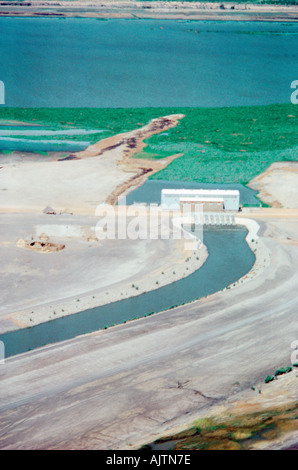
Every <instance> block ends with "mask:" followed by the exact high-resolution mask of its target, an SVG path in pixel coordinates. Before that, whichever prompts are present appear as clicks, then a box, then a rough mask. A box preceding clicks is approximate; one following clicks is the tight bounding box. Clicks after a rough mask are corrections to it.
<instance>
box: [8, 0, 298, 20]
mask: <svg viewBox="0 0 298 470" xmlns="http://www.w3.org/2000/svg"><path fill="white" fill-rule="evenodd" d="M0 16H33V17H41V16H42V17H58V18H63V17H81V18H84V17H89V18H103V19H107V18H128V19H137V18H140V19H141V18H155V19H188V20H216V21H222V20H223V21H297V20H298V15H297V7H296V6H295V5H268V4H263V5H258V4H249V3H235V2H174V1H173V2H166V1H165V2H156V1H153V2H150V3H148V2H137V1H134V0H131V1H129V0H126V1H108V0H105V1H99V0H98V1H96V0H77V1H57V2H56V1H55V2H54V1H53V2H51V1H46V2H45V1H41V0H32V1H30V2H23V3H21V2H12V3H9V4H7V2H0Z"/></svg>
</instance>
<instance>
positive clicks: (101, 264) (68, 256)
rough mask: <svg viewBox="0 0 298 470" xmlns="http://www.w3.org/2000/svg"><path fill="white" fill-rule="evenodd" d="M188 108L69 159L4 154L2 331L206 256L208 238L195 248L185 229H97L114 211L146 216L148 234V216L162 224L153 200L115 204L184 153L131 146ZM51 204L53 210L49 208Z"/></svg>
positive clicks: (174, 274) (189, 267)
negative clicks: (51, 247) (151, 157)
mask: <svg viewBox="0 0 298 470" xmlns="http://www.w3.org/2000/svg"><path fill="white" fill-rule="evenodd" d="M182 118H183V115H181V116H180V115H179V116H176V115H172V116H170V117H167V116H165V117H163V118H160V119H157V120H153V121H151V122H150V123H149V124H148V125H147V126H144V127H143V128H141V129H138V130H136V131H133V132H129V133H127V134H121V135H117V136H115V137H113V138H108V139H104V140H102V141H100V142H99V143H97V144H95V145H92V146H90V147H88V148H87V149H86V150H84V151H82V152H78V153H76V154H75V155H70V157H71V158H72V159H70V160H69V159H66V160H61V155H56V154H54V155H52V156H50V157H48V158H44V157H41V158H38V157H36V156H35V158H34V157H33V156H31V157H30V156H27V157H24V156H23V157H22V156H21V155H19V154H16V155H14V156H10V157H9V158H6V160H5V159H3V160H2V163H1V165H2V168H1V170H0V187H1V189H0V191H1V200H0V204H1V212H2V215H1V233H0V252H1V267H0V279H1V290H2V292H3V294H2V299H1V300H2V301H1V307H0V318H1V322H0V331H1V332H4V331H8V330H13V329H19V328H20V327H26V326H33V325H36V324H38V323H42V322H45V321H48V320H51V319H55V318H58V317H61V316H66V315H69V314H72V313H76V312H79V311H82V310H86V309H88V308H92V307H96V306H99V305H103V304H107V303H111V302H114V301H117V300H121V299H124V298H128V297H131V296H136V295H139V294H141V293H143V292H147V291H149V290H152V289H157V288H159V287H161V286H163V285H166V284H169V283H171V282H173V281H175V280H178V279H180V278H182V277H186V276H187V275H189V274H191V273H192V272H193V271H194V270H196V269H198V268H199V267H200V266H201V265H202V264H203V263H204V262H205V260H206V258H207V256H208V253H207V250H206V247H205V246H204V245H203V244H200V246H196V247H195V251H194V250H192V249H188V247H187V246H185V243H187V239H186V238H185V236H184V234H183V232H182V233H181V239H173V237H172V236H171V237H170V238H169V239H161V238H160V237H158V239H156V240H154V239H153V240H152V239H150V238H149V236H148V237H146V238H144V239H141V240H134V239H130V238H126V239H120V240H119V239H118V238H117V237H116V238H115V239H110V238H107V239H101V238H100V236H99V238H98V237H97V234H96V226H97V224H98V223H99V222H100V221H101V220H102V219H103V217H105V218H107V220H108V222H107V223H108V224H110V223H111V224H112V223H113V217H114V215H115V219H118V218H119V220H124V218H126V219H127V221H126V225H127V227H128V226H129V224H130V222H133V220H134V219H135V218H136V217H140V218H141V217H142V218H143V219H146V221H147V227H148V234H149V227H150V225H151V226H154V225H155V227H156V228H157V230H158V231H159V232H160V230H161V223H162V219H161V216H159V218H156V219H155V218H154V220H153V222H152V219H150V213H149V208H148V210H147V208H142V207H141V208H139V209H137V208H136V209H134V208H130V209H127V210H126V208H125V207H118V208H117V207H115V206H113V207H112V204H115V203H116V202H117V199H118V196H120V194H121V195H122V196H123V195H124V194H125V192H126V191H127V190H129V189H132V188H134V187H135V186H137V185H139V184H141V183H142V182H143V181H144V178H146V177H147V176H148V174H152V173H154V172H155V171H158V170H159V169H161V168H163V167H164V166H166V165H168V164H169V163H170V162H171V161H172V160H173V159H174V158H178V157H179V155H174V156H173V157H169V158H166V159H163V160H161V161H155V162H154V161H148V160H145V159H134V158H131V155H132V154H133V153H134V152H137V151H139V150H141V149H142V147H143V145H144V144H143V139H145V138H147V137H148V136H149V135H152V134H153V133H155V132H161V131H162V130H164V129H165V128H169V127H171V126H175V125H176V124H177V122H178V119H182ZM103 203H104V204H103ZM47 207H51V208H52V209H54V212H55V213H54V214H48V213H47V214H45V213H43V211H44V209H46V208H47ZM110 209H111V210H112V212H111V214H110V211H109V210H110ZM106 211H107V215H106ZM142 214H144V215H142ZM109 221H111V222H109ZM151 228H152V227H151ZM112 235H113V234H112ZM190 241H191V240H190ZM36 242H37V243H53V244H56V245H57V246H60V245H63V246H64V247H65V248H64V249H62V250H58V251H54V252H51V253H49V252H47V251H44V249H46V248H47V247H46V246H45V248H44V249H42V250H36V247H31V246H30V243H36ZM26 244H27V245H29V247H28V248H26V247H24V246H23V245H25V246H26ZM185 248H187V249H185ZM186 260H187V261H186Z"/></svg>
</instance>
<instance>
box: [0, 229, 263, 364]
mask: <svg viewBox="0 0 298 470" xmlns="http://www.w3.org/2000/svg"><path fill="white" fill-rule="evenodd" d="M246 235H247V229H246V228H245V227H244V226H238V225H236V226H230V227H215V226H208V227H206V228H205V229H204V244H205V245H206V247H207V249H208V253H209V256H208V258H207V260H206V262H205V263H204V264H203V266H202V267H201V268H200V269H198V270H197V271H195V272H194V273H192V274H190V275H189V276H188V277H186V278H183V279H181V280H178V281H176V282H173V283H172V284H170V285H166V286H163V287H161V288H159V289H156V290H153V291H151V292H147V293H144V294H140V295H139V296H136V297H131V298H128V299H124V300H121V301H117V302H113V303H110V304H107V305H103V306H100V307H97V308H92V309H89V310H85V311H82V312H80V313H76V314H73V315H69V316H65V317H62V318H57V319H55V320H51V321H48V322H45V323H41V324H39V325H36V326H33V327H28V328H23V329H20V330H16V331H12V332H8V333H5V334H3V335H1V336H0V340H1V341H3V343H4V346H5V357H9V356H13V355H16V354H20V353H24V352H26V351H29V350H32V349H35V348H39V347H42V346H44V345H46V344H49V343H56V342H60V341H64V340H67V339H71V338H74V337H75V336H78V335H82V334H86V333H90V332H92V331H96V330H100V329H103V328H107V327H109V326H112V325H115V324H120V323H124V322H127V321H130V320H134V319H137V318H141V317H145V316H148V315H150V314H152V313H157V312H161V311H163V310H168V309H171V308H173V307H176V306H178V305H182V304H185V303H188V302H192V301H194V300H196V299H199V298H201V297H206V296H208V295H210V294H213V293H215V292H217V291H219V290H221V289H223V288H225V287H227V286H228V285H230V284H232V283H234V282H236V281H237V280H238V279H239V278H241V277H242V276H244V275H245V274H246V273H247V272H248V271H249V270H250V269H251V268H252V266H253V264H254V262H255V256H254V254H253V252H252V251H251V249H250V248H249V246H248V244H247V243H246V241H245V237H246Z"/></svg>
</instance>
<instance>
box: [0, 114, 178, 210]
mask: <svg viewBox="0 0 298 470" xmlns="http://www.w3.org/2000/svg"><path fill="white" fill-rule="evenodd" d="M182 118H183V115H171V116H163V117H160V118H158V119H154V120H152V121H151V122H149V123H148V124H147V125H146V126H144V127H142V128H140V129H135V130H133V131H131V132H127V133H125V134H118V135H116V136H113V137H111V138H108V139H103V140H101V141H100V142H98V143H97V144H95V145H91V146H90V147H87V148H86V149H85V150H84V151H82V152H76V153H72V154H69V155H68V157H66V158H61V156H59V155H56V154H54V156H53V157H51V156H50V157H48V158H45V157H43V156H41V157H40V158H39V157H38V155H37V156H35V158H24V157H22V155H21V156H20V153H18V152H16V153H15V155H12V156H9V158H6V159H3V160H2V163H1V171H0V190H1V203H0V204H1V205H0V211H2V212H6V213H8V212H15V213H22V212H29V211H31V212H32V213H36V214H40V213H42V211H43V210H44V209H45V208H46V207H47V206H51V207H52V208H53V209H54V210H55V212H56V213H60V212H71V213H74V214H94V213H95V210H96V207H97V206H98V205H99V204H101V203H102V202H106V203H109V204H114V203H115V202H117V198H118V196H119V195H120V194H124V193H125V191H128V190H130V189H131V188H134V187H137V186H138V185H140V184H142V183H143V182H144V181H145V180H146V178H148V176H149V175H151V174H153V173H155V172H157V171H160V170H161V169H163V168H165V167H166V166H167V165H169V164H170V163H171V162H172V161H173V159H175V158H179V156H180V154H177V155H173V156H170V157H168V158H163V159H160V160H147V159H143V158H140V159H135V158H132V156H133V154H134V153H136V152H139V151H141V149H142V148H143V147H144V145H145V144H144V142H143V140H144V139H147V138H149V137H150V136H151V135H153V134H156V133H158V132H163V131H165V130H167V129H170V128H171V127H174V126H176V125H177V124H178V122H179V120H180V119H182Z"/></svg>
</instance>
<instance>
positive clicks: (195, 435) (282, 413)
mask: <svg viewBox="0 0 298 470" xmlns="http://www.w3.org/2000/svg"><path fill="white" fill-rule="evenodd" d="M297 417H298V415H297V403H294V404H293V405H290V406H289V405H288V406H285V407H279V408H276V409H269V410H266V411H265V412H264V411H262V412H257V413H249V414H242V415H236V416H232V415H228V416H224V417H210V418H204V419H200V420H197V421H196V422H195V423H193V426H192V427H191V428H189V429H187V430H185V431H182V432H180V433H178V434H174V435H172V436H167V437H165V438H162V439H159V440H157V441H155V442H153V443H152V444H148V445H146V446H144V448H147V449H154V450H155V449H158V448H159V445H160V444H162V449H163V450H165V449H170V450H172V449H174V450H247V449H249V448H251V447H253V445H254V443H257V442H259V441H265V442H266V441H270V440H272V439H276V438H278V437H279V436H280V435H281V434H282V433H284V432H291V431H295V430H296V429H297Z"/></svg>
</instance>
